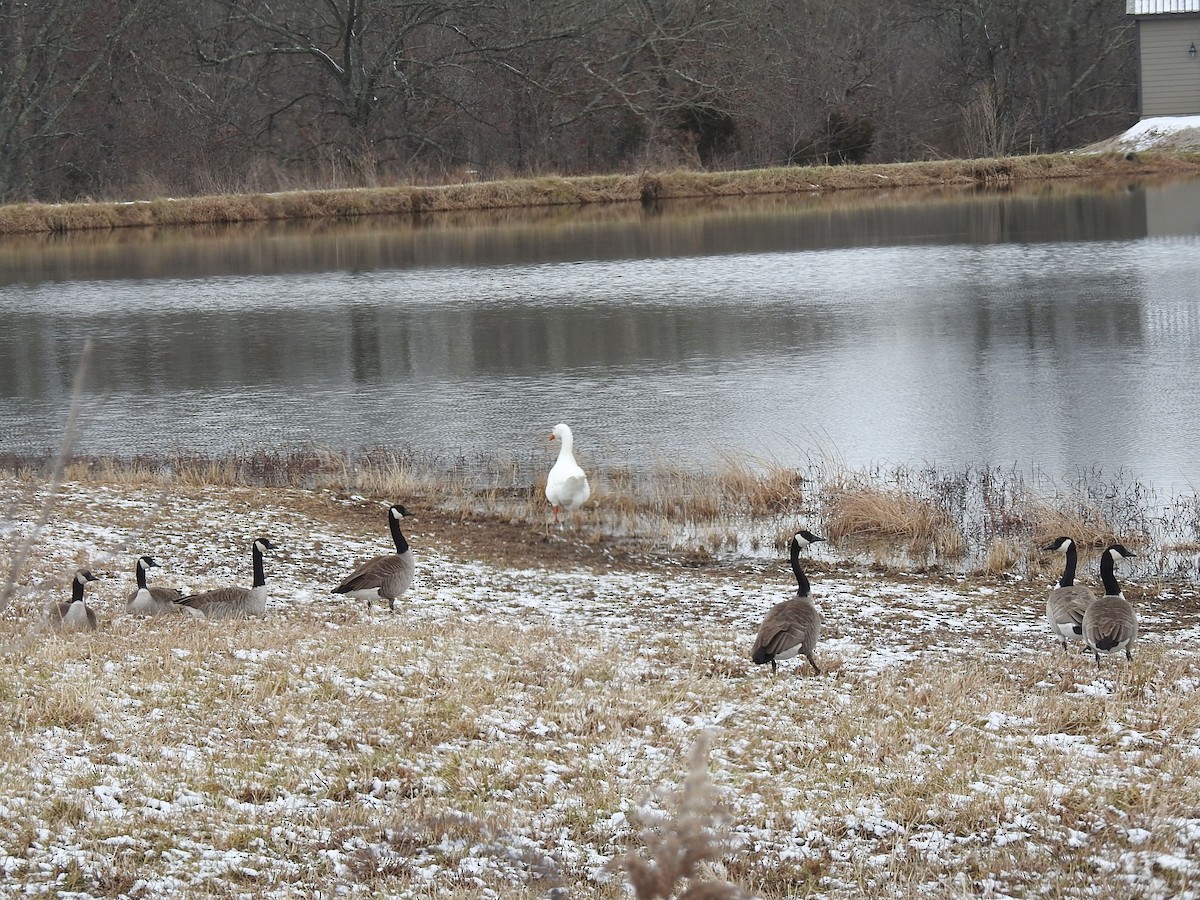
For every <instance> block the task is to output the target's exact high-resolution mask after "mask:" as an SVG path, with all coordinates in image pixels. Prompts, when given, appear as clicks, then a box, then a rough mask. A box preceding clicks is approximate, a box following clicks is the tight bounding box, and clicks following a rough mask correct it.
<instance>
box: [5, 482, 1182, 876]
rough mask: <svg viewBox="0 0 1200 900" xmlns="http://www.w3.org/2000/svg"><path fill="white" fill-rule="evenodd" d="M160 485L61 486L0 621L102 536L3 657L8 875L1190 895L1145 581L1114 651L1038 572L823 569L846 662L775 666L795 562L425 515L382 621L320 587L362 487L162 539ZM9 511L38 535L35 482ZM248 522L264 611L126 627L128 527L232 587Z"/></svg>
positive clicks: (276, 497) (376, 514)
mask: <svg viewBox="0 0 1200 900" xmlns="http://www.w3.org/2000/svg"><path fill="white" fill-rule="evenodd" d="M97 471H99V470H97ZM805 487H806V488H807V487H808V485H806V486H805ZM159 495H160V492H159V489H158V485H157V484H155V483H153V481H148V482H146V483H144V484H139V485H128V486H126V485H113V484H109V483H106V482H103V481H97V482H89V481H86V480H85V481H83V482H81V483H68V484H67V485H66V486H65V492H64V495H63V496H64V500H63V502H64V507H63V510H62V512H61V513H55V514H54V515H53V516H52V529H51V531H52V534H53V539H51V540H46V541H43V542H42V543H41V544H39V553H38V554H36V555H35V557H34V558H33V560H32V563H31V567H30V568H31V569H32V572H31V573H30V580H29V582H28V583H27V584H24V585H23V588H26V589H28V591H29V593H22V595H21V597H20V602H19V603H18V604H17V605H16V606H15V608H14V609H12V610H10V611H9V612H8V614H6V615H5V616H3V617H0V641H3V642H6V643H7V644H8V646H9V647H15V646H16V645H17V644H18V643H19V642H18V641H17V640H16V638H17V637H19V636H21V635H24V634H25V632H26V630H27V629H28V626H29V616H30V615H31V613H32V611H33V610H35V609H36V602H35V599H38V598H36V593H37V591H39V590H41V588H40V587H39V585H40V584H42V583H51V582H54V577H55V575H56V573H61V572H62V571H64V570H66V569H67V567H68V566H67V564H68V562H69V561H73V560H74V559H75V558H77V556H78V555H79V554H81V553H82V554H85V555H86V557H87V558H88V559H89V561H91V562H92V563H94V564H95V563H100V562H105V561H111V559H112V557H113V556H114V555H115V557H116V563H118V564H119V565H117V566H116V568H118V569H119V570H120V571H121V573H122V574H121V576H120V577H118V578H116V579H110V580H106V581H102V582H101V584H100V585H98V586H97V587H98V596H97V598H96V600H95V605H96V606H97V607H98V610H99V612H100V613H101V621H102V627H101V629H100V630H99V631H98V632H96V633H94V634H88V635H80V636H77V637H76V638H74V639H71V638H65V637H60V636H45V637H41V638H39V639H37V640H34V641H31V642H28V643H26V644H24V645H23V646H22V649H21V650H20V652H11V651H10V652H8V653H7V654H5V655H3V656H0V726H3V727H0V759H3V760H4V764H3V765H0V795H2V796H4V798H5V800H4V803H5V805H6V807H8V808H10V809H19V810H20V813H21V814H20V815H19V816H12V817H9V818H8V819H7V820H5V821H2V822H0V848H2V849H3V852H4V853H6V854H7V858H6V859H5V873H6V877H7V878H8V879H9V884H11V885H13V886H14V888H15V889H20V890H24V891H26V892H28V893H44V892H45V891H47V890H49V891H53V890H59V891H66V890H73V891H76V892H79V893H87V894H90V895H92V896H114V897H115V896H122V895H128V894H129V893H130V892H131V891H133V885H135V884H137V883H138V881H139V880H140V881H141V887H140V888H138V890H139V892H140V894H141V896H143V897H146V898H153V897H160V896H164V897H165V896H169V895H170V894H171V891H172V890H174V891H175V892H176V893H177V892H178V890H179V884H181V883H184V884H187V885H189V889H190V890H191V891H193V892H194V893H196V894H197V895H201V894H203V895H207V896H228V895H233V894H255V893H264V892H266V891H268V890H269V891H270V892H271V893H272V894H273V895H276V896H279V897H281V898H292V897H294V898H301V897H307V896H312V895H313V893H314V892H316V893H321V894H324V893H328V892H331V891H335V890H343V891H345V892H346V893H347V894H348V895H350V896H364V897H366V896H399V895H405V896H431V897H432V896H437V897H446V898H451V900H466V898H474V897H479V896H483V895H488V894H490V895H499V896H504V897H506V898H507V897H511V898H515V900H533V898H541V900H544V898H546V897H547V896H550V897H554V898H559V897H561V898H564V900H565V898H577V897H579V898H581V897H594V898H598V900H617V898H620V897H622V896H636V897H638V898H639V900H641V898H651V897H654V898H660V897H661V898H665V897H675V898H678V900H683V898H688V900H700V898H717V897H719V898H729V897H734V896H739V895H740V892H742V891H748V892H752V893H754V894H756V895H758V896H761V897H764V898H767V900H783V898H786V897H795V896H807V895H811V894H821V895H824V896H828V897H831V898H845V900H849V898H854V897H863V896H883V895H887V896H896V897H904V898H909V897H911V898H918V897H921V896H924V895H928V893H929V891H930V890H931V888H930V887H929V886H930V885H940V886H942V887H941V888H939V890H944V891H950V890H953V892H954V893H955V894H956V895H958V894H961V895H963V896H968V895H970V896H974V895H986V894H987V893H989V892H991V893H997V894H1000V893H1003V894H1006V895H1009V896H1032V895H1044V896H1077V895H1081V894H1086V893H1088V892H1090V891H1092V890H1093V889H1094V884H1095V876H1096V872H1095V866H1096V862H1095V861H1096V860H1097V859H1103V860H1109V861H1112V864H1113V865H1116V866H1119V867H1120V870H1121V871H1122V872H1123V873H1124V874H1123V875H1122V877H1123V878H1126V879H1127V880H1126V881H1125V882H1123V885H1124V886H1125V887H1128V889H1129V891H1128V892H1129V894H1130V895H1131V896H1134V895H1137V896H1171V895H1173V894H1178V893H1180V892H1181V891H1183V890H1185V889H1186V880H1187V878H1188V877H1189V874H1190V873H1189V871H1188V870H1187V869H1186V868H1181V867H1186V865H1187V864H1188V863H1187V858H1188V857H1189V856H1190V857H1192V858H1194V857H1195V852H1196V851H1197V850H1200V835H1197V834H1195V833H1194V824H1193V823H1194V821H1195V811H1194V809H1193V807H1194V803H1192V802H1191V797H1192V795H1193V793H1194V792H1191V791H1190V790H1188V786H1189V785H1193V784H1196V783H1198V782H1197V780H1198V779H1200V756H1198V755H1197V754H1195V753H1194V751H1193V749H1192V744H1193V743H1194V742H1193V740H1192V739H1193V738H1194V735H1195V734H1196V733H1197V732H1200V705H1198V704H1196V703H1195V702H1193V701H1194V695H1195V686H1196V684H1198V683H1200V667H1198V665H1197V662H1196V660H1195V657H1194V655H1193V654H1191V653H1190V651H1189V648H1190V647H1191V646H1192V644H1193V643H1194V637H1193V634H1194V632H1193V629H1194V623H1193V625H1190V626H1189V625H1188V624H1186V623H1184V622H1182V621H1180V622H1178V625H1177V627H1178V628H1179V629H1180V630H1179V631H1178V632H1176V633H1173V632H1171V631H1170V630H1168V625H1169V624H1171V626H1172V627H1176V626H1175V625H1174V624H1172V623H1174V622H1175V620H1176V618H1178V617H1179V616H1180V615H1181V613H1180V610H1182V609H1183V608H1185V607H1187V605H1188V604H1192V606H1193V607H1194V604H1195V602H1196V601H1195V597H1194V596H1192V597H1191V598H1190V599H1181V598H1175V599H1173V600H1171V601H1170V603H1167V604H1154V605H1151V604H1150V603H1149V602H1147V601H1139V610H1144V611H1145V612H1146V613H1147V629H1146V635H1145V640H1144V643H1143V644H1140V645H1139V646H1138V648H1137V649H1136V650H1135V658H1134V662H1133V663H1132V664H1126V663H1124V662H1123V661H1121V662H1116V661H1108V660H1106V661H1105V663H1104V664H1103V665H1101V666H1096V664H1095V663H1094V662H1093V661H1092V660H1091V659H1089V658H1087V657H1085V656H1084V655H1082V654H1063V653H1062V652H1061V651H1060V650H1059V648H1058V646H1057V645H1056V644H1055V642H1054V641H1052V640H1050V638H1049V636H1048V634H1046V635H1043V634H1041V632H1040V630H1039V631H1038V632H1037V633H1033V632H1031V631H1030V628H1029V622H1030V621H1031V620H1033V619H1034V618H1036V616H1037V615H1038V614H1039V613H1038V610H1037V607H1038V606H1040V604H1041V601H1042V597H1043V596H1044V593H1042V592H1040V591H1038V592H1036V593H1037V596H1036V597H1034V596H1032V595H1031V593H1030V587H1029V585H1028V583H1026V582H1021V583H1017V582H1015V580H1013V579H1008V578H997V579H990V578H986V577H982V576H980V577H973V578H972V579H970V585H969V586H963V587H962V588H961V590H962V593H961V594H959V595H957V596H956V595H954V594H953V593H952V591H953V590H954V588H953V587H952V586H953V585H954V584H955V583H956V582H955V580H954V579H949V578H946V577H944V576H942V575H937V574H935V575H933V576H930V577H928V578H920V577H915V576H909V577H906V579H905V580H903V581H899V580H897V581H895V582H893V581H890V580H887V579H880V578H878V577H875V576H868V575H865V574H864V573H862V572H861V571H860V567H858V566H856V565H854V564H852V563H847V562H843V563H840V564H836V565H835V564H830V563H826V564H823V565H822V566H821V567H820V568H819V570H818V571H815V572H814V573H813V580H814V593H815V594H817V595H818V596H819V599H820V602H821V604H822V609H823V613H824V614H825V616H826V624H827V627H828V631H829V640H830V643H831V646H830V647H829V649H828V651H827V652H828V664H829V673H830V674H829V675H828V676H827V677H823V678H815V677H793V675H792V671H791V670H790V669H788V670H787V671H785V672H781V674H780V676H778V677H771V676H770V675H768V674H765V672H764V670H762V669H761V668H756V667H753V666H752V664H751V663H750V661H749V660H748V659H747V657H746V654H747V651H748V645H749V641H750V638H751V636H752V635H753V633H754V629H755V626H756V625H757V622H758V621H759V618H760V616H761V613H762V611H763V610H764V609H765V608H766V607H767V606H768V605H769V604H770V603H771V602H772V601H773V599H774V596H775V593H776V591H777V590H778V591H783V592H785V593H786V592H787V591H790V589H791V586H790V584H788V579H787V577H786V573H785V572H784V571H782V570H781V565H783V563H782V560H774V561H773V564H772V565H769V566H765V567H764V566H758V567H753V566H751V567H738V568H737V569H735V570H729V569H727V568H725V567H723V566H696V565H692V566H681V565H679V564H678V563H677V562H675V561H673V560H671V559H665V558H661V557H660V558H654V557H650V556H647V557H646V558H645V560H644V562H643V563H642V564H641V565H640V566H639V567H638V568H636V570H627V569H621V570H619V571H616V572H610V571H608V570H607V569H605V568H604V567H603V566H596V567H595V568H590V567H587V566H581V562H582V554H580V553H579V552H578V548H577V547H574V546H572V547H571V551H572V552H570V553H567V554H565V555H563V556H562V557H559V558H558V559H557V560H555V559H551V558H550V557H549V556H548V555H547V554H546V552H545V551H544V550H543V551H541V552H540V553H539V556H538V562H537V564H529V565H521V566H510V565H508V564H506V563H503V562H496V561H491V562H489V561H486V560H483V559H481V557H480V555H479V554H478V552H477V550H478V543H479V541H477V540H468V541H465V542H463V543H462V544H454V543H452V542H451V541H449V540H448V537H449V533H450V531H464V532H470V533H472V534H475V535H479V536H480V537H483V536H487V535H489V534H490V531H494V530H495V529H494V527H493V528H491V529H490V531H489V526H494V523H492V522H488V521H486V520H484V521H482V522H481V521H474V522H471V521H467V522H464V523H462V524H461V525H457V524H456V525H453V526H452V528H451V529H450V530H449V531H447V532H442V533H439V534H438V535H437V538H436V539H435V538H434V536H433V535H430V534H428V533H424V532H421V531H416V532H415V533H414V534H413V539H414V546H415V547H416V549H417V550H419V552H420V554H421V555H420V557H419V564H418V585H417V586H416V588H415V589H414V591H413V592H412V596H410V597H408V598H406V600H405V601H404V602H403V604H402V605H403V609H402V611H401V612H400V613H398V614H397V615H395V616H392V615H385V614H380V612H379V611H378V610H376V611H375V612H374V613H367V612H366V610H364V609H363V608H362V607H361V606H360V605H358V604H346V603H344V602H342V601H341V600H340V599H339V598H334V597H333V596H332V595H330V594H329V593H328V590H329V586H330V584H332V583H336V580H337V577H338V575H340V574H341V573H342V572H343V570H344V568H345V566H346V565H347V564H348V563H349V562H350V561H351V560H353V559H356V558H357V557H358V556H359V555H360V554H362V553H363V552H365V551H367V550H369V549H371V548H374V547H375V546H377V545H378V543H379V540H380V537H381V534H380V532H381V531H382V518H383V514H382V510H381V508H379V507H378V505H377V504H373V503H371V502H369V501H365V500H364V501H350V500H348V499H347V498H344V497H342V498H339V497H334V496H332V495H331V494H330V493H329V492H328V491H326V490H323V489H322V490H318V491H308V490H305V489H302V488H295V487H289V488H280V489H274V488H247V487H241V486H233V487H228V488H225V489H222V490H214V489H213V488H212V486H207V487H206V486H197V487H195V488H188V487H182V488H180V490H179V492H178V494H177V495H175V496H173V497H172V498H171V499H170V500H169V501H168V507H169V508H168V510H167V512H168V513H169V514H168V515H166V516H164V517H163V519H162V520H156V521H155V523H154V526H153V527H152V528H148V529H147V526H146V516H147V513H148V512H153V511H154V510H155V509H156V507H157V505H158V504H159ZM21 498H22V499H20V502H19V504H18V507H17V508H16V509H15V510H14V519H13V521H16V522H22V523H23V522H26V521H29V520H31V518H33V517H36V514H37V502H36V498H32V499H30V498H29V497H28V495H26V494H21ZM171 504H177V505H175V506H171ZM184 512H186V516H185V515H182V513H184ZM263 522H271V523H273V533H274V534H275V535H276V537H278V538H281V539H282V540H281V543H284V544H285V545H286V547H287V550H286V553H280V554H279V555H278V556H277V557H273V558H272V559H271V560H270V561H269V562H268V579H269V581H270V582H271V583H272V585H273V596H274V597H275V599H274V600H273V601H272V608H271V613H270V615H269V616H268V617H267V618H266V619H264V620H262V621H254V622H236V621H234V622H224V623H205V622H196V621H193V620H191V619H184V618H166V619H155V620H140V619H132V618H130V617H126V616H122V615H120V603H121V597H123V595H124V592H125V590H126V589H127V587H128V582H130V581H131V580H132V575H131V573H129V572H128V571H127V566H126V559H127V555H126V554H127V551H126V550H125V549H124V548H126V547H127V546H128V545H133V544H139V543H140V542H141V541H142V540H143V539H144V538H145V536H146V532H147V530H148V532H149V533H150V534H152V535H153V537H154V540H155V541H156V542H157V543H159V544H161V545H162V549H163V553H162V555H163V557H164V559H165V560H166V561H167V562H168V564H169V565H170V566H171V571H170V572H169V573H166V574H169V575H171V576H172V577H177V576H178V575H179V574H181V573H182V574H190V575H192V577H194V578H199V579H209V578H215V579H223V578H225V577H227V575H228V573H229V571H230V570H233V571H237V572H240V573H241V574H243V575H244V565H245V560H244V559H242V558H241V554H240V553H239V554H238V555H237V558H236V559H233V560H226V559H225V553H224V551H223V548H225V547H226V546H227V544H228V537H229V532H231V531H236V530H238V529H242V528H251V529H253V528H258V527H259V526H260V524H261V523H263ZM172 523H174V524H172ZM413 524H414V527H416V526H420V524H421V520H420V519H419V518H418V519H417V520H416V521H415V522H414V523H413ZM6 539H8V538H7V536H4V535H0V540H6ZM550 545H551V544H547V543H543V542H540V541H535V544H534V546H535V547H537V548H548V547H549V546H550ZM615 546H616V542H615V541H607V542H606V549H614V548H615ZM589 558H595V557H589ZM98 567H100V566H98ZM60 587H61V585H59V586H58V587H57V588H56V589H59V588H60ZM981 587H986V588H987V589H988V592H987V593H986V594H985V593H982V592H980V591H978V590H977V589H978V588H981ZM1133 587H1134V588H1136V589H1137V590H1136V591H1131V594H1133V593H1137V594H1139V595H1140V593H1141V590H1140V589H1141V586H1133ZM1168 612H1169V615H1168ZM705 747H706V748H707V755H705V753H704V752H702V749H700V748H705ZM689 755H690V759H691V761H692V762H691V766H690V774H689V775H688V777H687V779H686V781H685V782H684V784H683V786H682V789H678V788H676V787H674V786H675V785H677V784H678V781H679V777H680V769H681V768H682V766H681V762H680V761H681V760H685V759H688V758H689ZM1168 863H1169V864H1170V865H1174V866H1176V867H1177V868H1176V869H1172V868H1170V867H1169V865H1167V864H1168ZM601 873H606V874H601ZM733 885H736V886H737V887H733Z"/></svg>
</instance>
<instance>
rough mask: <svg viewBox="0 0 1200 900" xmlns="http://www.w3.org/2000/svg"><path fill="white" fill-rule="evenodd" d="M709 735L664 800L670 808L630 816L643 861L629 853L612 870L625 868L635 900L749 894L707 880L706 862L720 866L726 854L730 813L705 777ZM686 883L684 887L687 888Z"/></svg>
mask: <svg viewBox="0 0 1200 900" xmlns="http://www.w3.org/2000/svg"><path fill="white" fill-rule="evenodd" d="M710 740H711V739H710V737H709V736H707V735H701V736H700V738H699V739H698V740H697V741H696V743H695V745H694V746H693V748H692V753H691V760H690V765H689V770H688V775H687V778H686V779H685V781H684V783H683V787H682V788H681V789H680V790H679V791H678V792H676V793H675V794H674V795H672V796H671V797H669V798H667V800H668V804H669V806H671V807H673V809H669V810H667V811H663V812H656V813H652V812H651V811H650V810H649V809H648V808H647V807H642V808H641V809H639V810H638V811H637V812H636V813H634V814H633V815H632V816H631V818H633V820H634V822H635V824H641V826H642V828H641V831H640V832H639V837H640V838H641V840H642V843H643V844H644V845H645V847H646V856H645V857H643V856H641V855H639V854H637V853H634V852H633V851H630V852H627V853H626V854H625V855H624V856H622V857H618V858H617V859H615V860H614V861H613V863H612V865H613V866H614V868H620V869H624V871H625V873H626V875H627V876H628V877H629V883H630V885H631V886H632V887H633V895H634V897H636V898H637V900H668V898H670V897H671V896H673V895H675V893H676V891H680V890H681V888H682V892H681V893H679V894H678V897H679V900H739V898H742V897H747V896H749V895H748V894H746V893H745V892H743V891H742V890H741V889H740V888H738V887H736V886H734V885H732V884H729V883H727V882H724V881H718V880H715V879H713V878H711V877H709V876H708V875H707V874H706V872H705V868H706V864H719V863H720V861H721V859H722V858H723V857H724V856H725V854H726V853H727V852H728V851H729V849H730V847H729V838H728V836H726V835H725V834H724V829H725V828H727V827H728V825H729V812H728V810H727V809H725V808H724V807H723V806H722V805H721V804H720V803H719V801H718V799H717V797H716V792H715V791H714V789H713V786H712V784H711V782H710V781H709V779H708V763H707V757H708V746H709V743H710ZM685 885H686V887H685Z"/></svg>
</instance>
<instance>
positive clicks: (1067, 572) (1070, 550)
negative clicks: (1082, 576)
mask: <svg viewBox="0 0 1200 900" xmlns="http://www.w3.org/2000/svg"><path fill="white" fill-rule="evenodd" d="M1042 550H1044V551H1052V552H1055V553H1062V554H1064V555H1065V556H1066V558H1067V559H1066V564H1065V565H1064V566H1063V574H1062V578H1060V579H1059V581H1058V586H1057V587H1055V588H1054V589H1053V590H1051V591H1050V596H1048V597H1047V598H1046V620H1047V621H1048V622H1049V623H1050V630H1051V631H1053V632H1054V636H1055V637H1056V638H1059V639H1060V640H1061V641H1062V646H1063V650H1066V649H1067V641H1069V640H1071V641H1081V640H1083V613H1084V611H1085V610H1086V609H1087V608H1088V607H1089V606H1090V605H1091V604H1092V602H1093V601H1094V600H1095V599H1096V595H1095V594H1094V593H1093V592H1092V590H1091V588H1087V587H1084V586H1083V585H1081V584H1076V583H1075V566H1076V564H1077V563H1078V561H1079V552H1078V551H1077V550H1076V549H1075V541H1074V540H1072V539H1071V538H1069V537H1060V538H1056V539H1055V540H1054V541H1053V542H1052V543H1050V544H1047V545H1046V546H1045V547H1043V548H1042Z"/></svg>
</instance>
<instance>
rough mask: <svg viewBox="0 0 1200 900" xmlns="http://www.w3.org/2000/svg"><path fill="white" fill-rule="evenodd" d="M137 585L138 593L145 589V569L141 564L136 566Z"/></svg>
mask: <svg viewBox="0 0 1200 900" xmlns="http://www.w3.org/2000/svg"><path fill="white" fill-rule="evenodd" d="M137 584H138V590H139V591H140V590H145V588H146V567H145V566H143V565H142V564H141V562H139V563H138V564H137Z"/></svg>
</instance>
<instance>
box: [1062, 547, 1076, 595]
mask: <svg viewBox="0 0 1200 900" xmlns="http://www.w3.org/2000/svg"><path fill="white" fill-rule="evenodd" d="M1078 564H1079V553H1078V551H1077V550H1076V549H1075V542H1074V541H1072V542H1071V545H1070V546H1069V547H1067V564H1066V566H1064V567H1063V576H1062V578H1060V579H1059V581H1058V586H1059V587H1071V586H1072V585H1074V584H1075V566H1076V565H1078Z"/></svg>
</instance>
